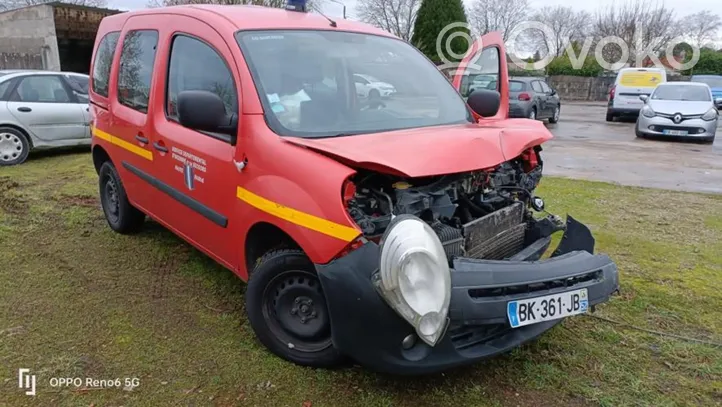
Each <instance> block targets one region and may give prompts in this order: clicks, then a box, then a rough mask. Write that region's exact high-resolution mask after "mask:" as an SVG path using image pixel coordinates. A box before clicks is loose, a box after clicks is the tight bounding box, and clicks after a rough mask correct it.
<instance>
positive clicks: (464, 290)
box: [316, 219, 619, 374]
mask: <svg viewBox="0 0 722 407" xmlns="http://www.w3.org/2000/svg"><path fill="white" fill-rule="evenodd" d="M572 221H573V219H572ZM570 225H571V226H572V229H575V230H577V231H579V230H581V232H582V234H587V235H588V236H589V237H590V238H591V234H590V233H589V230H588V229H587V228H586V227H585V226H584V225H581V224H580V223H576V222H575V223H574V224H570ZM579 228H583V229H579ZM570 233H574V231H570V228H569V227H568V228H567V231H566V233H565V238H563V239H562V243H561V244H560V247H559V248H558V249H557V251H556V252H555V257H552V258H550V259H547V260H540V261H508V260H476V259H467V258H457V259H456V260H454V264H453V266H454V268H453V269H452V270H451V283H452V292H451V304H450V312H449V328H448V329H447V331H446V333H445V334H444V336H443V337H442V339H440V340H439V342H438V343H437V344H436V346H434V347H431V346H428V345H426V344H425V343H423V342H422V341H420V340H417V341H416V343H415V345H413V346H412V347H410V348H409V349H404V347H403V346H402V341H403V339H404V338H406V337H407V336H408V335H414V334H415V331H414V328H413V327H412V326H411V325H410V324H409V323H408V322H406V321H405V320H404V319H402V318H401V317H400V316H398V314H396V312H395V311H394V310H393V309H391V308H390V307H389V306H388V305H387V304H386V302H385V301H384V300H383V298H382V297H381V296H380V295H379V294H378V292H377V291H376V290H375V289H374V286H373V284H372V282H371V279H372V275H373V274H374V273H376V271H377V269H378V264H379V255H380V252H379V247H378V246H377V245H376V244H374V243H367V244H365V245H364V246H362V247H361V248H359V249H357V250H355V251H353V252H351V253H350V254H348V255H347V256H345V257H343V258H341V259H338V260H336V261H334V262H331V263H329V264H326V265H317V266H316V267H317V269H318V271H319V276H320V279H321V284H322V286H323V290H324V293H325V296H326V300H327V304H328V308H329V311H330V315H331V326H332V336H333V342H334V345H335V346H336V348H337V349H339V350H340V351H341V352H343V353H345V354H346V355H348V356H350V357H352V358H353V359H355V360H356V361H357V362H359V363H360V364H362V365H365V366H367V367H369V368H371V369H374V370H377V371H382V372H388V373H393V374H426V373H432V372H436V371H440V370H444V369H448V368H452V367H455V366H460V365H465V364H469V363H473V362H475V361H478V360H481V359H484V358H487V357H490V356H494V355H497V354H499V353H503V352H506V351H509V350H511V349H513V348H515V347H518V346H519V345H522V344H523V343H525V342H528V341H530V340H532V339H534V338H536V337H538V336H539V335H541V334H542V333H544V332H545V331H547V330H549V329H550V328H552V327H553V326H555V325H556V324H558V323H559V322H560V321H561V320H554V321H548V322H541V323H537V324H533V325H527V326H523V327H520V328H511V326H510V325H509V322H508V317H507V314H506V309H507V303H508V302H509V301H512V300H519V299H525V298H532V297H538V296H544V295H549V294H555V293H560V292H565V291H570V290H576V289H580V288H586V289H587V291H588V298H589V305H590V306H594V305H596V304H599V303H602V302H605V301H607V300H608V299H609V297H610V296H611V295H612V294H613V293H614V292H616V291H617V290H618V287H619V283H618V274H617V267H616V265H615V264H614V262H612V260H611V259H610V258H609V257H607V256H605V255H593V254H590V251H592V250H593V249H591V250H589V251H585V250H579V248H578V247H575V245H577V243H576V242H584V244H588V243H589V240H587V239H584V238H581V239H576V238H569V236H568V235H569V234H570ZM591 242H592V243H591V245H592V247H593V240H591ZM545 243H546V244H545ZM548 243H549V238H548V237H547V238H544V239H539V240H538V241H537V242H535V243H534V244H532V245H530V246H529V247H528V248H527V249H525V250H524V251H523V252H524V253H526V257H525V258H539V255H541V253H542V252H543V251H544V249H546V247H548Z"/></svg>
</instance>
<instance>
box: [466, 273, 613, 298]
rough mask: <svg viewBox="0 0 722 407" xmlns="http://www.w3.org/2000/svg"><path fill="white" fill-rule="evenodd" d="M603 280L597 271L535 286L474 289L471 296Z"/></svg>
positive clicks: (551, 288) (517, 291) (517, 292)
mask: <svg viewBox="0 0 722 407" xmlns="http://www.w3.org/2000/svg"><path fill="white" fill-rule="evenodd" d="M601 279H602V271H601V270H595V271H592V272H590V273H586V274H582V275H579V276H576V277H571V278H565V279H558V280H551V281H543V282H539V283H533V284H519V285H514V286H506V287H495V288H472V289H470V290H469V296H470V297H471V298H489V297H501V296H507V295H518V294H529V293H533V292H537V291H547V290H553V289H556V288H568V287H573V286H575V285H577V284H581V283H585V282H588V281H600V280H601Z"/></svg>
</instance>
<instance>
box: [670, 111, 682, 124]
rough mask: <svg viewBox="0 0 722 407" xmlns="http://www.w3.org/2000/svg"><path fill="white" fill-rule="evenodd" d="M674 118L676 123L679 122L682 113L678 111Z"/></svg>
mask: <svg viewBox="0 0 722 407" xmlns="http://www.w3.org/2000/svg"><path fill="white" fill-rule="evenodd" d="M672 120H674V122H675V123H679V122H681V121H682V115H681V114H679V113H677V114H676V115H674V118H673V119H672Z"/></svg>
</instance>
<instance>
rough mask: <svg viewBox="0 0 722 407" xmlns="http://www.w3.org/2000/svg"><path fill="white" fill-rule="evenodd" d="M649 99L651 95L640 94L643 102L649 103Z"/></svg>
mask: <svg viewBox="0 0 722 407" xmlns="http://www.w3.org/2000/svg"><path fill="white" fill-rule="evenodd" d="M647 99H649V96H647V95H639V100H641V101H642V102H644V103H647Z"/></svg>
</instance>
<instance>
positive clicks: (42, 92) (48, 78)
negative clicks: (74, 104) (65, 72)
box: [12, 75, 70, 103]
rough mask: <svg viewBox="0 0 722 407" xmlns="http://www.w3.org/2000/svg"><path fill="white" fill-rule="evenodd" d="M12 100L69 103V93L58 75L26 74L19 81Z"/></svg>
mask: <svg viewBox="0 0 722 407" xmlns="http://www.w3.org/2000/svg"><path fill="white" fill-rule="evenodd" d="M12 99H13V100H16V101H19V102H28V103H33V102H34V103H69V102H70V95H68V92H67V91H66V90H65V87H64V86H63V82H62V80H61V79H60V77H58V76H55V75H42V76H40V75H38V76H28V77H25V78H23V80H22V81H20V84H19V85H18V87H17V89H15V92H14V94H13V97H12Z"/></svg>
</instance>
